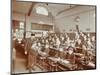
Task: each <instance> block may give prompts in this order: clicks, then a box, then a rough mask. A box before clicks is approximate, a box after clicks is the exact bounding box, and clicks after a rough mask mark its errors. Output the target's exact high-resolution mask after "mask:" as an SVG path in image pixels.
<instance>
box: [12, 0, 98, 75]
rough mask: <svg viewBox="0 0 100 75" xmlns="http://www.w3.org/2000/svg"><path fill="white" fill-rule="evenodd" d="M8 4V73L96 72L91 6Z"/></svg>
mask: <svg viewBox="0 0 100 75" xmlns="http://www.w3.org/2000/svg"><path fill="white" fill-rule="evenodd" d="M11 1H12V2H11V3H12V4H11V15H12V16H11V22H12V24H11V30H12V35H11V36H12V38H11V44H12V48H11V52H12V53H11V54H12V56H11V74H34V73H50V72H67V71H70V72H71V71H82V70H95V69H96V41H97V40H96V6H95V5H82V4H67V3H53V2H51V3H50V2H36V1H17V0H11ZM20 22H23V23H20ZM20 24H21V25H20ZM20 27H21V28H20ZM16 30H17V31H16ZM17 36H18V37H17Z"/></svg>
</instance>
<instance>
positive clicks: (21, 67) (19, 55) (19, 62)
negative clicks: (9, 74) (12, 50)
mask: <svg viewBox="0 0 100 75" xmlns="http://www.w3.org/2000/svg"><path fill="white" fill-rule="evenodd" d="M26 62H27V57H26V56H25V55H24V53H23V51H21V50H16V62H15V69H14V71H13V73H29V71H28V70H27V69H26ZM32 72H43V71H42V70H41V69H40V68H39V67H37V66H34V70H33V71H32Z"/></svg>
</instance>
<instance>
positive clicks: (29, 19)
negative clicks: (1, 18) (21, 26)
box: [12, 13, 53, 31]
mask: <svg viewBox="0 0 100 75" xmlns="http://www.w3.org/2000/svg"><path fill="white" fill-rule="evenodd" d="M12 20H18V21H25V15H24V14H21V13H13V14H12ZM39 22H43V23H44V24H48V25H53V22H52V17H47V16H42V15H36V14H33V15H31V16H26V31H30V30H31V23H39Z"/></svg>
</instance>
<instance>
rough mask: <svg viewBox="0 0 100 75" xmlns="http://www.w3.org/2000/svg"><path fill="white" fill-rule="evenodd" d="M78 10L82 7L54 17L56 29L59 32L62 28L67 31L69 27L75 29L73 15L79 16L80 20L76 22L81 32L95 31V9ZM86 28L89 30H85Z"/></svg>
mask: <svg viewBox="0 0 100 75" xmlns="http://www.w3.org/2000/svg"><path fill="white" fill-rule="evenodd" d="M80 10H82V9H79V11H78V10H73V11H69V12H66V13H65V14H63V15H62V16H60V18H56V20H55V24H56V26H57V27H58V29H59V30H60V31H61V32H63V31H64V30H66V31H67V32H69V31H70V29H73V30H75V29H76V28H75V26H76V22H75V17H76V16H79V17H80V21H79V22H78V23H77V24H78V25H79V29H80V30H81V31H83V32H95V9H94V10H93V9H91V10H88V11H82V12H81V11H80ZM73 12H76V13H73ZM71 13H72V14H71ZM68 14H69V15H68ZM66 15H67V16H66ZM87 28H90V31H89V30H87Z"/></svg>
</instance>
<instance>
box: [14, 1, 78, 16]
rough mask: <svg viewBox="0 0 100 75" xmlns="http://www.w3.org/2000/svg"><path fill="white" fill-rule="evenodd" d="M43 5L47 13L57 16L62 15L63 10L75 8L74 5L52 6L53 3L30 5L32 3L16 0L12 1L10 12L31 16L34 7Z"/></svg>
mask: <svg viewBox="0 0 100 75" xmlns="http://www.w3.org/2000/svg"><path fill="white" fill-rule="evenodd" d="M39 4H40V5H41V4H42V5H44V6H46V8H47V9H48V11H49V12H50V13H51V14H52V15H53V16H57V15H59V14H61V13H63V12H64V11H65V10H69V9H72V8H74V7H76V5H69V4H53V3H32V2H22V1H21V2H19V1H16V0H13V1H12V11H13V12H17V13H23V14H32V13H31V12H33V11H34V7H35V6H36V5H39Z"/></svg>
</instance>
